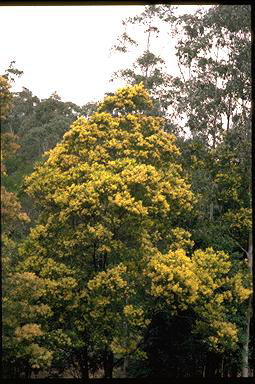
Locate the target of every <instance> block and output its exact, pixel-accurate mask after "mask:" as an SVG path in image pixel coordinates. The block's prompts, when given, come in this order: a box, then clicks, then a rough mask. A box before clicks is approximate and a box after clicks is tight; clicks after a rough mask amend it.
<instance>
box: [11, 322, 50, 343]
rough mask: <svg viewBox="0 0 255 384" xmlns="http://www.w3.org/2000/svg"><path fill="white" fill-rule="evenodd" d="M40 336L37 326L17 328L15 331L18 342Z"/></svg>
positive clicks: (30, 325)
mask: <svg viewBox="0 0 255 384" xmlns="http://www.w3.org/2000/svg"><path fill="white" fill-rule="evenodd" d="M42 334H43V332H42V330H41V327H40V325H38V324H26V325H23V326H22V327H17V328H16V330H15V335H16V337H17V340H18V341H21V340H23V339H24V340H30V339H34V338H35V337H38V336H42Z"/></svg>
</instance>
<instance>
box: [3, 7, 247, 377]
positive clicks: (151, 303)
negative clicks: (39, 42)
mask: <svg viewBox="0 0 255 384" xmlns="http://www.w3.org/2000/svg"><path fill="white" fill-rule="evenodd" d="M250 14H251V11H250V7H249V6H247V5H236V6H222V5H220V6H212V7H211V8H210V9H209V10H207V11H202V10H199V11H197V12H196V13H195V14H193V15H190V14H188V15H183V16H176V14H175V11H174V8H173V7H172V6H168V5H152V6H146V7H145V8H144V11H143V13H142V14H141V15H138V16H137V17H134V18H130V19H128V20H126V21H124V22H123V26H124V29H125V31H124V32H123V34H122V35H121V36H120V37H119V38H118V41H117V43H116V46H115V47H114V49H115V50H116V51H118V52H122V54H126V53H127V52H128V50H129V49H132V46H134V45H137V46H138V43H137V42H136V41H135V38H134V37H133V36H131V35H129V34H128V28H129V27H131V30H135V28H134V27H135V26H139V27H140V28H144V36H145V50H144V51H143V47H141V51H142V52H141V55H140V56H139V57H138V58H137V60H136V62H135V63H134V66H133V68H132V69H123V70H120V71H119V72H117V73H115V74H114V77H121V78H123V79H124V80H126V82H127V84H128V85H129V86H127V87H125V88H123V89H121V90H118V91H117V92H116V93H115V94H111V93H109V94H108V95H107V96H106V97H105V99H104V101H103V102H101V103H99V102H98V103H87V104H86V105H84V106H83V107H79V106H77V105H75V104H74V103H70V102H62V101H61V100H60V98H59V97H58V95H57V94H56V93H55V94H53V95H52V96H51V97H49V98H48V99H44V100H40V99H39V98H38V97H36V96H33V94H32V93H31V92H30V91H29V90H28V89H26V88H24V89H23V90H22V91H21V92H18V93H16V94H13V93H12V92H11V90H10V86H11V83H12V81H14V77H15V76H20V75H22V73H21V71H18V70H17V69H15V68H14V63H12V64H11V65H10V67H9V69H8V70H7V71H6V73H5V74H4V75H3V76H1V78H0V81H1V84H0V86H1V139H2V146H1V163H2V167H1V169H2V172H3V175H2V187H1V204H2V252H3V259H2V260H3V261H2V265H3V268H2V271H3V274H2V279H3V351H4V358H3V368H4V376H5V377H22V376H24V375H25V376H26V377H30V376H31V374H32V372H33V373H36V372H38V371H40V370H43V371H44V372H48V373H47V374H48V375H50V374H53V373H52V372H55V373H56V372H57V374H58V375H61V373H62V372H64V370H66V369H68V368H69V370H72V371H73V372H74V375H77V377H88V376H89V375H92V374H93V373H94V372H97V371H98V369H102V370H103V371H104V375H105V377H111V376H112V374H113V373H114V372H117V369H118V366H121V367H122V368H123V370H124V371H123V370H122V371H123V372H122V375H125V376H127V377H153V376H157V377H158V376H164V377H194V376H201V377H202V376H203V377H204V376H205V377H215V376H231V377H233V376H237V375H242V376H245V377H247V376H248V375H251V373H252V371H251V369H249V367H250V364H251V361H252V359H253V358H254V350H253V348H252V345H253V343H252V340H254V334H253V317H252V295H251V275H252V219H251V108H250V106H251V84H250V83H251V68H250V67H251V66H250V64H251V57H250V53H251V52H250V49H251V48H250V30H251V28H250ZM160 23H163V24H166V25H167V26H168V28H169V32H170V34H172V35H173V36H175V37H176V38H177V45H176V56H177V60H178V66H179V69H180V76H179V77H173V76H171V75H169V74H168V73H167V71H166V69H165V70H164V60H163V58H161V57H159V56H157V55H156V54H154V53H153V52H152V51H151V46H152V42H153V39H157V38H158V39H159V38H160V28H159V25H160ZM70 126H71V128H70ZM32 171H33V173H32V174H31V172H32ZM30 174H31V175H30ZM26 175H30V176H28V177H25V176H26ZM24 177H25V178H24ZM25 212H26V213H25ZM119 374H120V373H119Z"/></svg>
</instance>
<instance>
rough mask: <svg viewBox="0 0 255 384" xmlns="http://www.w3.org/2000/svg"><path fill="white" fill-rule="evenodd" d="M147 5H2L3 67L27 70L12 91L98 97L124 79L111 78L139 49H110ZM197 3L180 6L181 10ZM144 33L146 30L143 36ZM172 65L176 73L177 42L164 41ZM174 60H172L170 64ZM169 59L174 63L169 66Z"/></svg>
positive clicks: (74, 98)
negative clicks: (125, 24) (126, 51)
mask: <svg viewBox="0 0 255 384" xmlns="http://www.w3.org/2000/svg"><path fill="white" fill-rule="evenodd" d="M143 9H144V6H141V5H140V6H138V5H129V6H120V5H119V6H0V36H1V37H2V38H1V51H0V73H4V71H5V70H6V69H7V68H8V67H9V64H10V62H11V61H12V60H15V61H16V64H15V67H16V68H18V69H20V70H22V71H24V74H23V75H22V77H21V78H20V79H17V81H16V83H15V85H14V87H13V91H16V92H17V91H20V90H21V89H22V87H23V86H24V87H26V88H28V89H30V90H31V91H32V92H33V94H34V95H36V96H38V97H39V98H41V99H42V98H47V97H49V96H50V95H51V94H52V93H53V92H55V91H56V92H57V94H58V95H59V96H60V97H61V99H62V100H63V101H72V102H74V103H76V104H78V105H84V104H86V103H87V102H90V101H98V100H101V99H102V98H103V97H104V94H105V93H106V92H111V91H115V90H116V89H117V88H118V87H120V86H123V85H124V82H123V81H121V80H118V81H117V80H116V81H114V82H110V81H109V80H110V78H111V76H112V74H113V72H114V71H116V70H118V69H123V68H127V67H131V66H132V63H133V62H134V60H135V57H136V56H135V53H133V54H132V53H129V54H119V53H114V54H113V53H111V47H112V46H113V45H114V44H116V40H117V37H118V35H120V34H121V33H122V32H123V31H124V30H123V27H122V20H123V19H125V18H127V17H129V16H135V15H137V14H139V13H140V12H142V11H143ZM195 9H196V6H192V5H189V6H184V5H182V6H180V12H181V13H184V12H185V13H186V12H187V13H188V12H193V11H194V10H195ZM142 37H143V36H142ZM157 48H158V50H159V52H160V53H164V54H166V56H167V59H168V60H167V61H168V64H167V65H168V68H170V72H172V74H177V71H178V67H177V63H176V60H175V56H174V42H173V41H170V40H169V44H168V46H167V47H166V45H165V44H164V42H163V40H161V41H157ZM169 63H170V64H169ZM169 65H170V66H169Z"/></svg>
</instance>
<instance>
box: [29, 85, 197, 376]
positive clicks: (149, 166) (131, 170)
mask: <svg viewBox="0 0 255 384" xmlns="http://www.w3.org/2000/svg"><path fill="white" fill-rule="evenodd" d="M150 106H151V101H150V99H149V96H148V94H147V93H146V91H145V90H144V88H143V86H142V85H136V86H134V87H127V88H124V89H120V90H118V91H117V92H116V94H115V95H114V96H108V97H106V98H105V100H104V102H103V103H102V104H101V105H100V106H99V109H98V112H96V113H94V114H93V115H92V116H91V117H90V118H89V120H86V119H84V118H79V119H78V120H77V121H76V122H75V123H74V124H73V125H72V127H71V129H70V130H69V131H68V132H67V133H66V134H65V135H64V138H63V140H62V142H61V143H60V144H58V145H57V146H56V147H55V148H54V149H53V150H52V151H50V152H49V153H48V160H46V162H45V163H44V164H43V165H40V166H38V167H37V169H36V171H35V172H34V173H33V174H32V175H31V176H30V177H28V179H27V192H28V193H29V195H30V196H31V197H32V198H33V199H34V201H35V203H36V204H37V205H38V206H39V207H41V209H42V214H41V216H40V219H39V224H38V225H37V226H36V227H35V228H34V229H33V230H32V231H31V235H30V237H29V238H28V240H27V241H26V242H25V244H24V246H23V249H22V250H21V254H22V255H23V257H25V260H24V263H23V265H22V268H23V271H24V270H27V271H30V272H34V273H36V274H37V275H39V276H40V274H41V270H40V269H41V267H40V266H41V265H42V263H43V262H44V263H45V262H46V261H47V260H48V259H49V258H50V259H51V258H52V259H53V260H54V261H55V262H57V263H58V262H63V263H64V264H65V265H66V266H67V267H68V268H72V269H74V271H75V279H76V283H75V289H74V292H73V295H74V296H75V295H76V296H77V290H78V292H83V290H84V289H85V288H84V287H87V286H88V287H89V286H90V287H92V286H93V285H92V283H90V284H89V285H88V282H89V281H90V280H91V279H93V278H94V277H95V276H97V274H100V273H103V272H105V273H110V272H108V271H110V270H111V268H113V272H112V273H114V268H115V266H118V265H120V263H121V262H123V263H125V265H126V268H128V271H129V272H128V273H127V274H128V276H132V274H135V275H136V274H137V272H138V271H139V270H140V269H141V266H142V259H141V255H142V250H141V249H142V247H143V244H144V241H145V240H146V239H148V238H149V239H150V242H151V244H152V246H156V247H158V248H159V249H161V250H162V251H164V250H165V249H167V248H168V246H169V245H168V242H167V241H165V240H164V238H165V237H166V235H167V232H169V231H170V229H171V227H173V226H175V225H176V221H177V217H178V215H180V214H181V212H182V211H186V210H189V209H191V205H192V194H191V192H190V190H189V185H188V184H187V183H186V182H185V180H184V179H183V178H182V176H181V172H182V171H181V167H180V166H179V165H178V164H177V158H178V155H179V150H178V149H177V147H176V146H175V144H174V141H175V138H174V136H173V135H170V134H166V133H164V132H163V131H162V130H161V128H160V124H161V122H162V120H161V119H160V118H156V117H152V116H149V115H148V113H146V114H144V110H146V109H148V107H150ZM168 236H169V237H171V236H170V235H169V234H168ZM139 250H140V251H139ZM49 273H50V272H49ZM130 279H131V277H130ZM131 280H132V279H131ZM134 281H135V279H134ZM130 284H131V283H130ZM86 289H87V288H86ZM133 292H135V293H133V296H136V295H137V293H136V290H134V291H133ZM138 292H139V290H138ZM81 295H83V294H82V293H81ZM130 295H131V294H130ZM74 296H73V297H74ZM92 296H93V295H92V294H90V295H89V297H88V299H86V300H90V298H91V297H92ZM78 297H79V294H78ZM85 297H86V295H85V296H84V298H83V299H84V300H85ZM132 300H135V299H134V298H133V299H132V295H131V297H130V298H127V303H128V304H127V303H126V302H125V301H122V303H121V305H122V307H123V313H122V315H121V316H122V318H121V322H122V323H123V322H125V321H126V320H125V319H123V316H124V317H125V316H127V314H128V313H129V316H131V318H132V316H137V315H136V311H135V310H134V311H133V310H130V312H128V311H127V309H126V310H125V306H126V305H131V304H132ZM63 305H64V303H63ZM53 306H54V303H53ZM83 307H84V306H78V309H77V318H76V323H77V322H78V323H79V320H78V319H80V318H81V316H82V314H81V313H80V311H81V308H83ZM88 307H89V304H87V305H86V306H85V308H88ZM128 308H129V309H130V308H131V307H128ZM53 311H54V309H53ZM63 312H64V313H65V314H66V316H67V319H66V324H67V321H69V322H70V318H68V316H69V315H70V313H69V312H68V311H67V310H66V308H65V310H64V311H63ZM91 313H92V312H91ZM91 313H90V314H88V315H86V313H85V314H84V316H85V319H84V323H83V324H82V325H79V326H78V325H77V329H75V332H74V333H75V334H74V335H73V337H74V338H76V339H77V338H78V339H80V343H81V345H80V346H79V343H77V351H76V355H77V356H79V363H80V368H81V370H82V371H83V375H88V362H86V359H87V356H88V353H89V349H90V348H91V342H90V340H93V339H94V340H95V337H96V336H94V335H93V334H94V332H96V331H94V330H93V327H91V326H90V328H89V327H88V324H89V321H88V316H91ZM68 314H69V315H68ZM61 316H63V315H61ZM98 316H99V314H98ZM64 317H65V316H64ZM99 317H100V316H99ZM56 318H57V320H56V321H57V323H58V324H59V322H60V323H61V321H63V320H61V321H60V319H59V318H58V316H57V317H56ZM105 321H106V322H108V324H110V325H112V324H111V321H109V319H108V318H107V316H106V317H105V319H104V318H103V317H102V316H101V317H100V322H101V325H102V329H104V327H103V324H104V323H105ZM78 323H77V324H78ZM94 323H95V324H97V323H96V322H94ZM105 324H106V323H105ZM105 326H106V325H105ZM108 326H109V325H108ZM134 327H135V326H134ZM95 328H96V327H95ZM97 332H98V331H97ZM97 332H96V335H97ZM115 333H116V332H115V329H114V327H112V328H111V332H110V333H109V332H108V337H107V338H106V341H105V345H104V348H103V349H104V351H105V354H104V360H105V362H106V361H108V360H109V359H110V358H111V355H112V352H113V351H112V349H113V347H112V346H113V344H115V345H116V342H117V341H118V337H117V336H116V335H115ZM116 337H117V341H116ZM119 337H120V336H119ZM122 337H123V335H122ZM134 337H135V336H134ZM114 340H115V341H114ZM112 343H113V344H112ZM125 343H126V346H125V348H126V350H129V351H130V348H131V347H130V345H129V343H128V338H126V342H125ZM125 343H124V344H125ZM100 348H101V349H102V346H101V347H100ZM123 348H124V347H123Z"/></svg>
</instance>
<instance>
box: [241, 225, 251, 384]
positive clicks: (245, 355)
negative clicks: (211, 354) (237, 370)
mask: <svg viewBox="0 0 255 384" xmlns="http://www.w3.org/2000/svg"><path fill="white" fill-rule="evenodd" d="M252 251H253V244H252V231H251V232H250V233H249V249H248V253H247V256H248V267H249V273H251V276H252V268H253V260H252V258H253V257H252V256H253V254H252ZM251 316H252V296H250V297H249V301H248V309H247V319H246V330H245V332H246V335H245V343H244V346H243V351H242V377H249V340H250V322H251Z"/></svg>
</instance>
